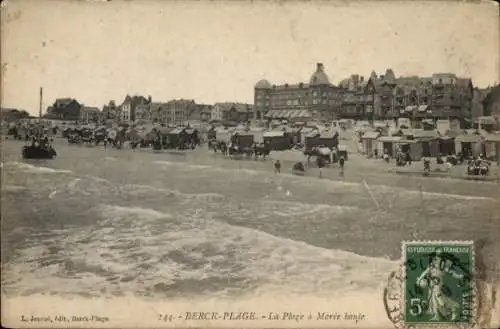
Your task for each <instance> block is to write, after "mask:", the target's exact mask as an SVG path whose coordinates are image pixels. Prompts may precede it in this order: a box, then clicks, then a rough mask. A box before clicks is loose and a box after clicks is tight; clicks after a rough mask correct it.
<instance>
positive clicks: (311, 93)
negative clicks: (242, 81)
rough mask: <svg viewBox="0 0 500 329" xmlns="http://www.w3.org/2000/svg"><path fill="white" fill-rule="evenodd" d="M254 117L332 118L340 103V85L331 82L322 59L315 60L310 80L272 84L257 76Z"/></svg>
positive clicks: (329, 119)
mask: <svg viewBox="0 0 500 329" xmlns="http://www.w3.org/2000/svg"><path fill="white" fill-rule="evenodd" d="M254 104H255V114H256V117H257V118H262V119H263V118H280V119H292V120H293V119H299V120H300V119H302V118H307V117H309V116H311V117H313V118H317V119H321V120H328V121H331V120H333V119H335V118H336V117H335V115H336V113H338V112H339V109H340V106H341V105H342V96H341V92H340V89H339V88H338V87H336V86H334V85H332V84H331V83H330V81H329V79H328V76H327V75H326V73H325V68H324V66H323V64H322V63H318V64H317V66H316V71H315V72H314V73H313V74H312V76H311V79H310V80H309V83H298V84H287V83H286V84H284V85H279V86H277V85H272V84H271V83H270V82H269V81H267V80H260V81H259V82H257V84H256V85H255V94H254Z"/></svg>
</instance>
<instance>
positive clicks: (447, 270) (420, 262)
mask: <svg viewBox="0 0 500 329" xmlns="http://www.w3.org/2000/svg"><path fill="white" fill-rule="evenodd" d="M403 261H404V267H403V276H404V280H403V305H402V306H403V312H402V313H403V314H402V315H403V321H404V323H405V324H406V325H417V324H422V325H432V324H437V325H449V324H460V325H469V324H470V325H471V324H472V323H473V320H474V314H473V313H474V311H475V300H474V295H475V294H474V278H473V274H474V243H473V242H472V241H411V242H404V243H403Z"/></svg>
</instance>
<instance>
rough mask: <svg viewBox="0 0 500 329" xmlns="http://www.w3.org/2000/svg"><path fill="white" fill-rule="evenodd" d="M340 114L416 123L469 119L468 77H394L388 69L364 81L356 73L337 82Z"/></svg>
mask: <svg viewBox="0 0 500 329" xmlns="http://www.w3.org/2000/svg"><path fill="white" fill-rule="evenodd" d="M340 87H341V89H342V93H343V103H342V109H341V111H340V113H341V115H340V116H341V117H344V118H363V119H368V120H390V119H393V120H396V119H398V118H409V119H411V120H412V122H414V123H415V125H416V126H419V125H420V123H421V121H422V120H424V119H433V120H458V121H460V122H466V121H470V120H471V118H472V116H473V113H472V108H473V95H474V91H473V86H472V81H471V79H467V78H458V77H457V76H456V75H454V74H451V73H437V74H433V75H432V77H417V76H412V77H396V76H395V74H394V72H393V71H392V70H391V69H388V70H387V71H386V72H385V74H383V75H380V76H377V74H376V73H375V72H372V74H371V75H370V77H369V78H368V80H367V81H365V80H364V78H363V77H359V76H357V75H353V76H351V77H350V78H349V79H346V80H344V81H342V82H341V83H340Z"/></svg>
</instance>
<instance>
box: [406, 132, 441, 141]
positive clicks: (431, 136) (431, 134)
mask: <svg viewBox="0 0 500 329" xmlns="http://www.w3.org/2000/svg"><path fill="white" fill-rule="evenodd" d="M413 136H414V137H415V139H437V138H439V136H440V135H439V133H438V131H437V130H420V131H417V132H416V133H415V135H413Z"/></svg>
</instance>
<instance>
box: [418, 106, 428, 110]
mask: <svg viewBox="0 0 500 329" xmlns="http://www.w3.org/2000/svg"><path fill="white" fill-rule="evenodd" d="M428 108H429V105H419V107H418V111H419V112H425V111H427V109H428Z"/></svg>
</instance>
